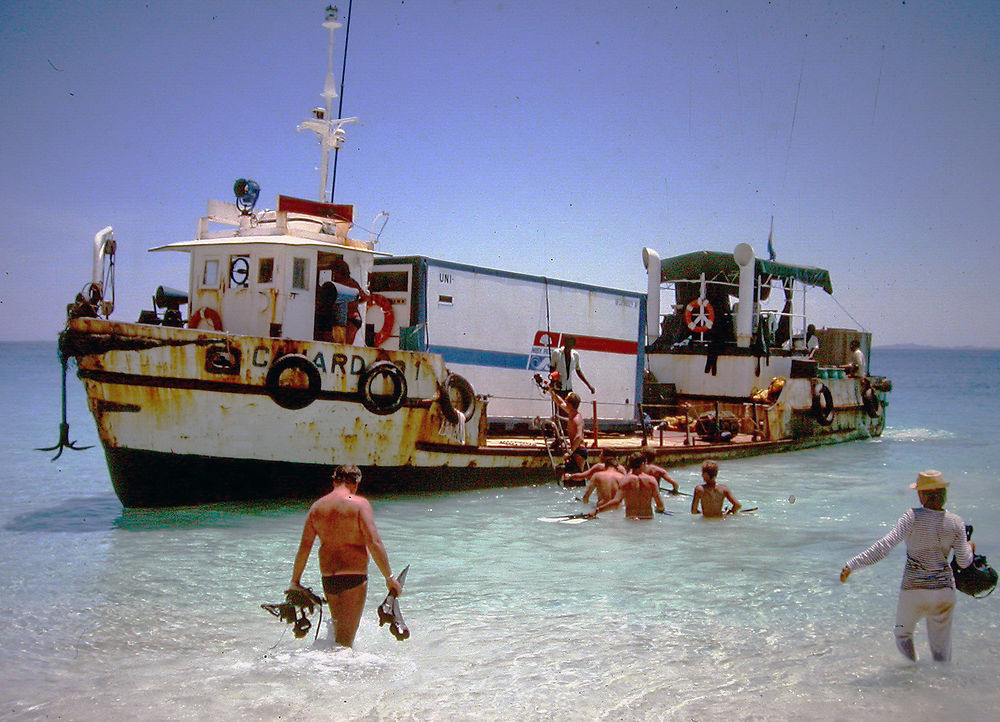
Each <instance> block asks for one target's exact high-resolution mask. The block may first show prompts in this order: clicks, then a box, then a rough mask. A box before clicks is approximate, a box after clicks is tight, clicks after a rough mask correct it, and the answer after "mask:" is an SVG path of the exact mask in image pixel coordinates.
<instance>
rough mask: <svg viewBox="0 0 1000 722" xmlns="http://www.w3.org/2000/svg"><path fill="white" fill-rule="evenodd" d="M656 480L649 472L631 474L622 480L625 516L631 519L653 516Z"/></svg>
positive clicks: (650, 517)
mask: <svg viewBox="0 0 1000 722" xmlns="http://www.w3.org/2000/svg"><path fill="white" fill-rule="evenodd" d="M654 489H656V480H655V479H653V477H651V476H649V475H647V474H629V475H628V476H626V477H625V479H624V481H622V495H623V496H624V497H625V516H627V517H628V518H629V519H652V518H653V506H652V503H653V490H654Z"/></svg>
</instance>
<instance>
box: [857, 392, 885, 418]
mask: <svg viewBox="0 0 1000 722" xmlns="http://www.w3.org/2000/svg"><path fill="white" fill-rule="evenodd" d="M861 405H862V406H864V408H865V413H866V414H868V415H869V416H870V417H871V418H873V419H877V418H878V416H879V412H880V411H881V410H882V401H881V400H880V399H879V397H878V394H877V393H875V389H873V388H872V387H871V386H867V387H865V390H864V391H862V392H861Z"/></svg>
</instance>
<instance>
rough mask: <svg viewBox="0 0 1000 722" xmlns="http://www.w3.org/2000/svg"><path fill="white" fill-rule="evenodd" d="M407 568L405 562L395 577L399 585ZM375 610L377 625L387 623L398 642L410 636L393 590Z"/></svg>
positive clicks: (403, 580)
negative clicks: (404, 565) (376, 612)
mask: <svg viewBox="0 0 1000 722" xmlns="http://www.w3.org/2000/svg"><path fill="white" fill-rule="evenodd" d="M409 570H410V565H409V564H407V565H406V568H405V569H403V571H402V572H401V573H400V575H399V576H398V577H396V581H398V582H399V586H400V587H402V586H403V582H405V581H406V572H408V571H409ZM376 611H378V626H380V627H381V626H383V625H385V624H388V625H389V631H390V632H392V636H394V637H395V638H396V639H398V640H399V641H400V642H402V641H403V640H404V639H408V638H409V637H410V630H409V629H408V628H407V626H406V622H404V621H403V613H402V612H401V611H399V597H397V596H396V593H395V592H389V593H388V594H387V595H386V597H385V601H383V602H382V603H381V604H380V605H378V609H377V610H376Z"/></svg>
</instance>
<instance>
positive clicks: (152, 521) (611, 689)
mask: <svg viewBox="0 0 1000 722" xmlns="http://www.w3.org/2000/svg"><path fill="white" fill-rule="evenodd" d="M872 365H873V371H874V372H877V373H880V374H883V375H886V376H889V377H891V378H892V379H893V381H894V383H895V391H894V393H893V394H892V397H891V399H892V401H891V406H890V407H889V412H888V413H889V426H888V428H887V430H886V433H885V435H884V436H883V437H882V438H881V439H879V440H873V441H867V442H857V443H853V444H846V445H840V446H835V447H829V448H822V449H812V450H807V451H803V452H797V453H792V454H782V455H777V456H771V457H764V458H759V459H748V460H742V461H733V462H724V463H723V464H722V471H721V478H722V480H723V481H724V482H725V483H728V484H729V485H730V486H731V487H732V488H733V490H734V492H735V493H736V495H737V496H738V497H739V498H740V500H741V501H742V502H743V503H744V505H745V506H748V507H750V506H757V507H759V511H758V512H756V513H754V514H752V515H747V516H744V517H741V518H736V519H727V520H725V521H716V522H713V521H705V520H702V519H700V518H698V517H692V516H691V515H690V514H688V513H687V503H688V500H687V499H685V498H677V497H668V499H667V504H668V509H669V510H670V511H672V512H674V514H673V515H669V516H658V517H657V518H656V519H655V520H654V521H651V522H628V521H626V520H625V519H623V518H621V517H617V516H613V515H604V516H602V518H601V519H599V520H597V521H592V522H587V523H583V524H578V525H566V524H551V523H543V522H540V521H538V517H541V516H547V515H552V514H561V513H573V512H577V511H580V510H582V509H584V507H583V505H582V504H580V503H579V502H577V501H575V500H574V498H573V497H574V495H575V494H576V493H579V492H578V491H574V490H561V489H558V488H556V487H555V486H535V487H522V488H514V489H499V490H491V491H479V492H466V493H448V494H428V495H420V496H404V497H396V498H380V499H376V500H375V502H374V503H375V513H376V518H377V521H378V524H379V528H380V530H381V532H382V536H383V538H384V539H385V542H386V545H387V547H388V549H389V554H390V559H391V560H392V563H393V567H394V568H395V569H397V570H398V569H401V568H402V567H403V565H405V564H410V565H411V568H410V573H409V577H408V579H407V588H406V594H405V595H404V597H403V598H402V600H401V603H402V608H403V613H404V616H405V618H406V620H407V623H408V625H409V627H410V630H411V632H412V636H411V638H410V639H409V640H407V641H405V642H402V643H401V642H397V641H396V640H395V639H394V638H393V637H392V636H391V635H390V634H389V632H388V630H387V628H379V627H378V624H377V617H376V615H375V605H376V604H377V603H378V602H379V601H381V598H382V597H383V596H384V591H382V589H381V585H380V584H377V583H373V584H372V585H371V588H370V590H369V604H368V608H367V609H366V613H365V616H364V618H363V620H362V624H361V628H360V630H359V634H358V639H357V644H356V649H354V650H340V649H335V648H332V647H331V646H330V644H329V642H328V641H327V638H328V636H329V634H328V630H327V629H326V628H325V626H326V621H325V618H324V623H323V626H324V628H323V629H322V630H321V632H320V638H319V640H318V641H314V640H313V636H312V634H310V636H309V637H307V638H306V639H303V640H296V639H295V638H294V637H293V636H292V634H291V633H290V630H289V628H288V626H287V625H284V624H281V623H279V622H277V621H276V620H275V619H274V618H273V617H271V616H270V615H268V614H266V613H265V612H264V611H262V610H261V609H260V607H259V605H260V604H261V603H262V602H268V601H270V602H276V601H281V597H282V590H283V589H284V588H285V586H286V584H287V581H288V577H289V575H290V571H291V562H292V557H293V555H294V553H295V549H296V546H297V543H298V536H299V533H300V531H301V524H302V520H303V516H304V512H305V509H306V508H307V504H306V503H283V504H274V503H272V504H239V505H235V504H234V505H213V506H206V507H200V508H186V509H173V510H166V511H132V510H129V511H125V510H123V509H122V508H121V506H120V505H119V504H118V501H117V499H116V498H115V496H114V494H113V492H112V491H111V486H110V482H109V481H108V478H107V470H106V468H105V466H104V459H103V455H102V454H101V452H100V450H99V449H97V448H94V449H90V450H88V451H83V452H72V451H68V452H66V453H64V454H63V456H62V457H61V458H60V459H59V460H58V461H56V462H52V463H50V462H49V460H48V456H51V454H49V455H48V456H47V455H45V454H42V453H39V452H36V451H33V450H32V449H31V447H34V446H45V445H49V444H52V443H54V442H55V440H56V438H57V431H58V423H59V365H58V361H57V359H56V354H55V349H54V345H53V344H0V369H2V372H3V373H2V374H0V392H2V394H3V396H2V397H3V398H4V410H5V411H4V413H3V414H2V417H0V450H2V452H3V456H2V459H3V467H2V470H0V485H2V488H0V498H2V504H0V579H2V580H3V581H4V582H5V583H4V584H2V585H0V605H2V608H3V609H5V610H7V616H6V623H5V624H2V625H0V645H2V648H3V652H4V653H3V655H2V658H0V677H2V678H3V680H4V682H3V684H2V685H0V718H11V719H58V718H63V719H91V718H98V717H100V718H102V719H105V720H119V719H134V718H140V717H141V718H152V719H206V718H211V717H219V718H223V719H279V718H281V719H287V718H292V717H294V718H296V719H361V720H383V719H385V720H396V719H404V720H409V719H413V720H451V719H487V720H492V719H506V718H510V717H520V718H522V719H525V720H540V719H548V718H554V719H560V720H562V719H568V720H595V719H596V720H632V719H636V720H656V719H684V720H687V719H699V720H705V719H720V718H733V719H792V718H793V719H855V720H858V719H861V720H868V719H883V720H884V719H908V720H909V719H931V718H940V716H941V715H942V714H947V715H948V716H950V717H951V718H953V719H956V720H963V719H969V720H973V719H986V718H992V716H993V714H994V707H995V702H996V700H997V692H996V679H997V673H996V667H995V655H996V651H997V639H998V627H1000V607H998V603H1000V596H996V595H995V597H990V598H988V599H985V600H973V599H971V598H968V597H961V598H960V600H959V606H958V612H957V617H956V623H955V633H954V649H955V653H954V661H953V662H952V663H951V664H948V665H938V664H933V663H931V662H929V661H927V660H926V656H927V653H926V639H925V637H924V636H923V629H922V628H920V629H919V631H918V635H919V636H918V638H917V645H918V653H919V654H921V655H922V656H923V658H922V659H921V661H920V662H919V663H918V664H917V665H910V664H907V663H905V661H904V660H903V658H902V657H901V656H899V654H898V653H897V652H896V650H895V646H894V644H893V641H892V634H891V627H892V620H893V615H894V610H895V599H896V591H897V588H898V585H899V579H900V576H901V572H902V566H903V559H904V555H903V552H902V550H901V549H897V550H895V551H894V552H893V554H892V555H891V556H890V558H889V559H887V560H885V561H883V562H881V563H880V564H879V565H877V566H875V567H872V568H869V569H865V570H861V571H859V572H857V573H855V574H854V575H852V577H851V579H850V581H849V582H848V583H847V584H846V585H841V584H840V582H839V580H838V573H839V570H840V567H841V566H842V565H843V563H844V562H845V561H846V560H847V559H848V558H849V557H850V556H852V555H854V554H856V553H857V552H859V551H861V550H863V549H864V548H865V547H866V546H867V545H868V544H869V543H871V542H872V541H873V540H874V539H876V538H877V537H878V536H880V535H881V534H883V533H885V532H886V531H887V530H888V529H889V528H890V527H891V525H892V524H893V523H894V522H895V520H896V518H897V517H898V516H899V514H901V513H902V511H903V510H904V509H905V508H906V507H907V506H908V505H911V504H913V503H915V502H914V499H913V492H911V491H910V490H909V489H908V488H907V486H906V485H907V484H908V483H909V482H910V481H911V480H912V478H913V477H915V476H916V473H917V472H918V471H919V470H921V469H923V468H927V467H935V468H939V469H941V470H942V471H943V472H944V473H945V474H946V475H947V476H948V477H949V478H950V479H952V480H953V482H954V483H953V486H952V487H951V490H950V495H949V505H948V506H949V509H951V510H953V511H955V512H956V513H958V514H959V515H961V516H962V517H963V518H964V519H965V520H966V521H967V522H970V523H973V524H975V526H976V535H975V540H976V541H977V543H978V549H979V551H980V552H981V553H985V554H987V555H988V556H990V557H991V559H992V561H993V562H994V565H996V564H997V563H998V562H1000V512H998V510H997V508H996V506H995V504H994V503H993V492H994V490H995V489H996V488H997V482H998V477H1000V472H998V470H997V465H996V456H995V453H994V450H995V442H994V438H995V436H996V433H997V431H998V427H1000V414H998V412H997V410H996V407H997V401H998V395H1000V392H998V384H997V378H998V375H997V371H998V370H1000V353H997V352H927V351H923V352H918V351H906V352H903V351H893V352H889V351H879V350H878V349H876V351H875V354H874V357H873V360H872ZM69 381H70V385H69V392H70V412H69V413H70V417H69V420H70V424H71V436H72V437H73V438H75V439H77V440H78V441H79V442H80V443H81V444H93V443H96V432H95V430H94V426H93V421H92V420H91V418H90V416H89V414H88V413H87V411H86V408H85V403H84V401H83V398H82V396H83V395H82V390H81V388H80V385H79V382H78V381H77V380H76V379H75V377H73V376H72V375H71V378H70V379H69ZM675 476H676V478H677V479H678V481H680V483H681V488H682V489H684V490H687V491H690V490H691V488H692V487H693V485H694V483H695V481H696V477H697V474H696V469H694V468H682V469H678V470H676V474H675ZM792 498H794V502H792ZM315 564H316V563H315V557H314V558H313V560H312V561H311V562H310V566H309V568H308V569H307V572H306V578H305V581H306V583H310V584H312V585H314V586H318V583H319V578H318V572H317V571H316V566H315ZM373 571H374V570H373ZM374 575H375V577H378V574H377V572H374ZM315 619H316V618H315V617H314V620H315Z"/></svg>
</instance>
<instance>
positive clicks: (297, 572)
mask: <svg viewBox="0 0 1000 722" xmlns="http://www.w3.org/2000/svg"><path fill="white" fill-rule="evenodd" d="M360 483H361V469H359V468H358V467H356V466H338V467H337V468H336V469H334V471H333V491H331V492H330V493H329V494H327V495H326V496H324V497H322V498H321V499H319V500H318V501H317V502H315V503H314V504H313V505H312V506H311V507H309V515H308V516H307V517H306V523H305V527H304V528H303V530H302V541H301V542H300V543H299V550H298V553H297V554H296V555H295V564H294V566H293V567H292V587H293V588H298V589H301V588H302V583H301V582H302V572H303V571H305V568H306V562H308V561H309V552H310V551H312V546H313V542H314V541H315V539H316V537H317V536H318V537H319V540H320V548H319V571H320V574H322V575H323V591H324V592H325V593H326V600H327V602H328V603H329V605H330V616H331V617H332V618H333V626H334V637H335V640H336V642H337V644H339V645H341V646H342V647H350V646H351V645H353V644H354V635H355V634H356V633H357V631H358V624H359V623H360V622H361V612H362V611H363V610H364V606H365V596H366V594H367V592H368V553H369V552H371V555H372V558H373V559H374V560H375V566H377V567H378V569H379V571H380V572H382V576H383V577H385V585H386V587H387V588H388V589H389V591H390V592H395V593H396V595H397V596H398V595H399V594H401V593H402V591H403V587H402V586H400V584H399V582H398V581H396V578H395V577H393V576H392V568H391V567H390V566H389V555H388V554H387V553H386V551H385V546H384V545H383V544H382V539H381V537H379V535H378V529H376V528H375V517H374V515H373V514H372V507H371V504H369V503H368V500H367V499H365V498H364V497H361V496H358V485H359V484H360Z"/></svg>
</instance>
